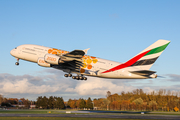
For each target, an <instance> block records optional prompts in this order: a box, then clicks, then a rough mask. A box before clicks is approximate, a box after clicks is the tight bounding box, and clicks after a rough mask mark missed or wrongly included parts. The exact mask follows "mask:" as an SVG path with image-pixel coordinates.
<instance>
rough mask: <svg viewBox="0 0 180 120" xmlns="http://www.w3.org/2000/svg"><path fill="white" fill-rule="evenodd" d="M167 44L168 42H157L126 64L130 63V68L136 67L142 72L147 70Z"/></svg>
mask: <svg viewBox="0 0 180 120" xmlns="http://www.w3.org/2000/svg"><path fill="white" fill-rule="evenodd" d="M169 43H170V41H168V40H158V41H156V42H155V43H153V44H152V45H150V46H149V47H148V48H146V49H145V50H143V51H142V52H140V53H139V54H137V55H136V56H135V57H133V58H132V59H130V60H129V61H127V62H126V63H129V62H130V63H131V65H130V66H136V67H140V69H143V70H149V69H150V68H151V66H152V65H153V64H154V62H155V61H156V60H157V58H158V57H159V56H160V55H161V53H162V52H163V51H164V49H165V48H166V47H167V46H168V44H169ZM132 61H133V62H132ZM126 63H125V64H126Z"/></svg>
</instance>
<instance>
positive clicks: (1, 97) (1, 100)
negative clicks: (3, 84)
mask: <svg viewBox="0 0 180 120" xmlns="http://www.w3.org/2000/svg"><path fill="white" fill-rule="evenodd" d="M3 100H4V97H3V96H2V95H0V104H1V103H2V102H3Z"/></svg>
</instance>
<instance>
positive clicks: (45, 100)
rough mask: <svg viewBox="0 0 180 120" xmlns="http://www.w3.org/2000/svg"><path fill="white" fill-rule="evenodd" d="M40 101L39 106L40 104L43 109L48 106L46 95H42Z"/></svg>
mask: <svg viewBox="0 0 180 120" xmlns="http://www.w3.org/2000/svg"><path fill="white" fill-rule="evenodd" d="M41 102H42V103H41V106H42V108H43V109H47V108H48V98H47V97H46V96H44V97H43V98H42V101H41Z"/></svg>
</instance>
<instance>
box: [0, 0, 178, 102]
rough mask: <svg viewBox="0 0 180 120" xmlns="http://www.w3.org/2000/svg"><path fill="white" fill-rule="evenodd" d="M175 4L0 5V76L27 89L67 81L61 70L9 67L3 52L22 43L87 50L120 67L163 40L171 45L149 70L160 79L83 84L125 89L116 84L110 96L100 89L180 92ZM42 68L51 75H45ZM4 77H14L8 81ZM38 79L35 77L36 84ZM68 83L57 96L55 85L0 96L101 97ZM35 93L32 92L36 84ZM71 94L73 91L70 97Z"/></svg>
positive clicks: (110, 0)
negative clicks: (110, 85)
mask: <svg viewBox="0 0 180 120" xmlns="http://www.w3.org/2000/svg"><path fill="white" fill-rule="evenodd" d="M179 5H180V1H179V0H173V1H171V0H151V1H147V0H98V1H97V0H86V1H85V0H76V1H75V0H66V1H65V0H64V1H62V0H51V1H50V0H38V1H37V0H26V1H24V0H16V1H13V0H8V1H4V0H0V41H1V44H0V51H1V62H0V66H1V68H0V76H1V77H2V76H8V77H7V78H8V80H9V82H8V83H13V81H16V83H19V81H21V83H22V82H24V84H26V83H27V85H30V86H33V85H34V86H35V85H36V84H35V83H36V82H32V81H31V80H30V78H29V77H34V78H35V79H34V81H37V80H40V81H41V80H42V81H43V82H42V83H41V84H40V83H39V86H40V87H39V88H41V87H42V86H43V84H44V85H48V84H50V88H49V89H51V88H53V86H54V85H55V82H53V77H52V76H54V77H55V76H56V77H57V76H58V77H59V79H57V81H59V82H60V83H61V84H63V83H65V82H67V79H65V78H63V77H60V76H59V75H61V76H63V72H61V71H57V70H56V71H54V70H52V69H48V68H43V67H39V66H38V65H37V64H35V63H30V62H26V61H22V60H21V61H20V66H15V65H14V63H15V62H16V60H15V58H13V57H12V56H11V55H10V53H9V52H10V50H11V49H13V48H15V47H16V46H19V45H22V44H37V45H43V46H48V47H54V48H59V49H63V50H68V51H72V50H74V49H86V48H91V49H90V50H89V51H88V54H89V55H93V56H96V57H100V58H104V59H109V60H113V61H118V62H125V61H127V60H128V59H130V58H131V57H133V56H134V55H136V54H138V53H139V52H141V51H142V50H143V49H145V48H146V47H148V46H149V45H151V44H152V43H154V42H155V41H156V40H158V39H166V40H170V41H171V43H170V44H169V46H168V47H167V48H166V50H165V51H164V53H163V54H162V55H161V56H160V57H159V59H158V60H157V61H156V63H155V64H154V65H153V67H152V68H151V70H154V71H157V74H159V75H160V76H166V78H163V79H162V78H157V79H150V80H135V81H132V80H130V81H129V82H127V81H126V80H104V79H100V78H99V79H97V80H96V79H94V78H90V80H89V81H90V82H89V83H88V82H87V83H88V84H89V85H90V84H94V83H93V82H92V81H94V82H95V81H101V82H104V83H107V84H111V83H112V86H113V85H114V84H117V83H118V82H119V84H120V83H122V84H123V85H124V86H126V87H125V88H122V85H119V86H117V89H118V87H119V89H118V90H117V91H116V90H114V89H112V88H113V87H112V88H108V86H106V84H105V85H104V87H105V88H106V89H103V90H104V91H107V90H110V91H113V92H117V93H120V92H121V91H122V90H123V89H127V90H132V89H136V88H144V86H146V87H147V88H148V89H147V91H148V90H157V89H159V88H162V89H171V90H180V89H176V88H175V87H174V86H175V85H179V87H180V82H179V81H178V80H180V74H179V71H180V67H179V59H180V57H179V54H178V53H179V52H180V47H179V45H180V40H179V39H180V35H179V33H180V22H179V21H180V15H179V13H180V8H179ZM47 69H48V70H50V71H51V73H48V72H47V71H48V70H47ZM52 71H53V72H52ZM25 75H30V76H28V77H27V76H25ZM43 75H44V76H51V77H50V78H49V79H50V81H49V82H48V84H47V82H45V81H48V80H45V78H44V77H43ZM9 76H14V77H11V78H9ZM39 76H40V78H38V79H37V77H39ZM15 79H16V80H15ZM26 79H27V81H26ZM0 80H1V83H4V84H6V82H5V81H7V79H5V77H2V78H1V79H0ZM68 81H69V82H68V83H67V85H68V84H72V83H73V84H74V85H72V86H68V87H69V89H68V90H69V91H68V90H67V91H63V92H59V91H60V90H58V86H56V87H57V91H51V92H48V91H45V92H43V93H39V94H35V93H33V92H28V91H24V92H22V93H21V92H19V91H22V90H23V89H21V88H19V89H17V92H16V93H12V92H10V91H8V90H9V89H10V88H7V89H8V90H7V89H3V92H1V93H0V94H3V95H4V96H5V97H16V96H18V97H27V98H28V99H35V98H37V96H39V95H47V96H48V95H51V94H53V95H56V96H62V97H64V98H66V99H68V98H70V97H71V96H72V94H73V95H74V96H75V97H76V98H79V97H85V98H86V97H87V96H90V97H105V95H104V94H105V93H103V94H90V93H91V92H90V91H93V90H94V89H95V88H89V92H87V93H80V92H79V91H78V90H79V89H81V88H82V87H81V86H85V85H87V83H84V82H82V81H74V80H72V79H68ZM91 82H92V83H91ZM21 83H19V84H21ZM30 83H31V84H30ZM24 84H23V85H24ZM14 85H15V83H13V84H12V87H13V86H14ZM0 86H2V87H3V86H4V85H3V84H1V85H0ZM34 86H33V87H34ZM97 86H98V85H97ZM59 87H60V86H59ZM68 87H67V88H68ZM129 87H131V88H129ZM36 88H37V90H38V86H37V85H36V86H35V89H36ZM128 88H129V89H128ZM29 89H30V88H29ZM41 89H43V87H42V88H41ZM70 89H71V90H70ZM73 89H74V90H77V91H76V92H72V91H73ZM82 89H83V88H82ZM96 89H97V88H96ZM144 89H146V88H144ZM18 90H19V91H18ZM70 91H71V92H70ZM26 94H28V95H26Z"/></svg>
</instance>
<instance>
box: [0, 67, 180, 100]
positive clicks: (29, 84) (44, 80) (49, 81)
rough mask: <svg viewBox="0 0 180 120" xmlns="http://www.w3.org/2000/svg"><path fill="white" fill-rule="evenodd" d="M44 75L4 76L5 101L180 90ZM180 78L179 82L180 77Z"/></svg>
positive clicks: (133, 82) (50, 72) (0, 77)
mask: <svg viewBox="0 0 180 120" xmlns="http://www.w3.org/2000/svg"><path fill="white" fill-rule="evenodd" d="M43 73H44V74H40V75H38V76H33V75H22V76H14V75H11V74H4V73H2V74H0V94H3V95H5V97H11V96H15V97H16V96H20V97H21V96H22V97H29V98H28V99H31V98H33V99H34V98H37V97H38V96H51V95H52V96H60V97H63V98H64V99H65V100H68V99H69V98H72V97H73V96H74V97H76V98H81V97H85V98H86V97H92V98H95V97H96V98H99V97H105V96H106V92H107V91H110V92H111V93H112V94H114V93H118V94H120V93H121V92H122V91H125V92H128V91H130V92H131V91H132V90H134V89H143V91H144V92H147V93H150V92H152V91H153V90H158V89H168V90H169V89H170V90H179V89H178V88H179V86H180V85H176V87H175V86H165V87H163V88H162V87H161V86H160V85H157V84H156V82H157V81H158V80H154V81H153V82H152V81H151V82H150V83H151V86H150V85H149V84H150V83H149V82H148V81H149V80H144V81H142V80H118V79H116V80H114V79H103V78H96V77H88V80H87V81H81V80H79V81H77V80H73V79H71V78H64V77H63V72H61V71H58V70H53V69H49V70H45V71H43ZM46 73H47V74H46ZM177 76H178V78H179V75H177ZM127 81H129V82H127ZM166 81H169V80H168V79H163V82H166ZM173 83H174V82H173ZM175 88H176V89H175ZM72 99H73V98H72ZM34 100H35V99H34Z"/></svg>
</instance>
